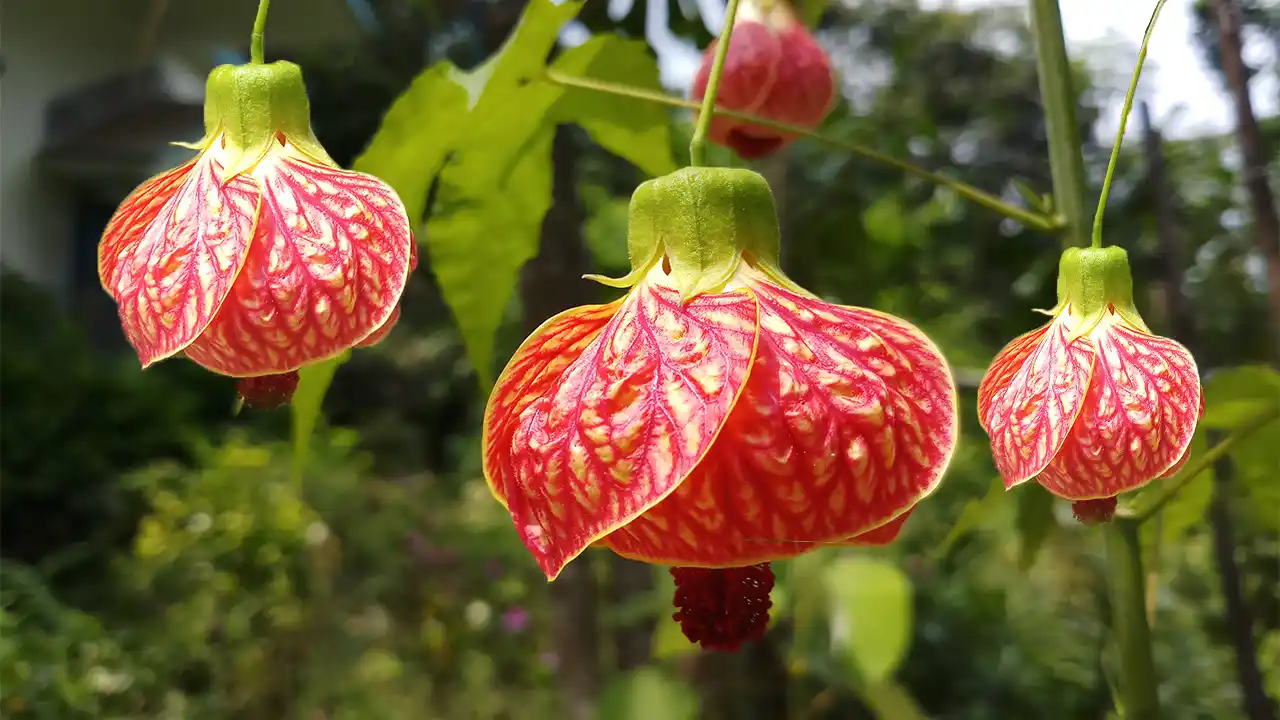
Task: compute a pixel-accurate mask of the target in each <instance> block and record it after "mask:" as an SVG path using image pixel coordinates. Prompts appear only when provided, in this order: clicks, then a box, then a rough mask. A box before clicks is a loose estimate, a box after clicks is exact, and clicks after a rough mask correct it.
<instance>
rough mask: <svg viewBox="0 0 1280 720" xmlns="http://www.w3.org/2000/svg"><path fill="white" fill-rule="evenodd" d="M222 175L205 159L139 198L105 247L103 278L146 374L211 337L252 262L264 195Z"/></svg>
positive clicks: (113, 226)
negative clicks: (247, 260)
mask: <svg viewBox="0 0 1280 720" xmlns="http://www.w3.org/2000/svg"><path fill="white" fill-rule="evenodd" d="M218 171H219V168H218V166H217V163H216V162H215V161H214V160H213V159H212V158H211V157H209V156H205V157H203V158H202V159H201V160H200V161H199V162H197V163H196V164H195V165H194V166H192V167H191V169H190V172H189V173H187V174H186V177H185V178H181V176H180V175H179V174H177V173H178V171H174V172H173V173H168V174H165V175H161V176H159V177H158V178H156V179H154V180H152V181H151V183H150V187H149V189H147V188H145V187H144V188H140V189H139V190H136V191H134V193H133V195H131V196H130V198H129V199H128V200H126V201H125V204H124V205H123V206H122V207H121V208H120V209H119V210H118V211H117V213H116V216H115V217H113V218H112V220H111V222H110V223H109V224H108V226H107V232H106V234H105V236H104V238H103V241H102V244H101V245H100V246H99V266H98V267H99V274H100V275H101V279H102V281H103V284H104V286H106V289H107V292H108V293H109V294H110V295H111V296H112V297H113V298H115V300H116V304H117V305H118V309H119V312H120V323H121V325H122V326H123V328H124V333H125V337H127V338H128V339H129V343H130V344H131V345H133V348H134V350H136V351H137V353H138V359H139V360H140V361H141V362H142V366H143V367H144V368H145V367H147V366H149V365H151V364H153V363H155V362H157V361H159V360H163V359H165V358H167V357H170V356H172V355H174V354H176V353H178V352H181V351H182V350H183V349H184V348H186V347H187V346H188V345H190V344H191V343H192V342H193V341H194V340H196V338H197V337H198V336H199V335H200V334H201V333H202V332H204V330H205V328H206V327H207V326H208V325H209V324H210V322H211V321H212V320H213V319H214V317H215V315H216V314H217V313H218V311H219V309H220V308H221V307H222V305H223V304H224V301H225V299H226V298H227V296H228V293H229V292H230V290H231V287H232V284H233V283H234V282H235V279H236V277H237V275H238V273H239V272H240V270H241V267H242V266H243V265H244V263H245V257H246V255H247V253H248V250H249V245H250V241H251V239H252V238H253V235H254V223H255V218H256V217H257V214H258V206H259V201H260V197H261V193H260V192H259V190H258V186H257V184H256V183H254V182H253V181H251V180H249V179H247V178H243V177H237V178H235V179H234V180H232V181H231V182H228V183H226V184H223V183H222V182H221V181H220V180H219V177H218V174H219V172H218ZM180 179H181V186H180V187H179V188H178V189H177V191H176V192H173V193H172V194H171V195H170V196H169V198H168V200H167V201H166V202H165V203H164V205H163V206H162V207H161V208H160V209H159V211H158V212H156V211H155V210H154V207H155V206H154V203H155V202H157V201H158V200H159V199H160V198H161V197H163V194H164V193H165V192H166V191H168V190H169V189H170V188H172V187H173V185H175V184H177V183H178V182H179V180H180ZM143 223H146V224H145V225H143ZM135 238H136V239H135Z"/></svg>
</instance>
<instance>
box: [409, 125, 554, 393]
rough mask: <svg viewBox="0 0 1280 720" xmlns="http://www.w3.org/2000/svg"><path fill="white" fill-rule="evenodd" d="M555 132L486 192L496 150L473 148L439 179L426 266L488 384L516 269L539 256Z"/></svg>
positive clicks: (500, 156)
mask: <svg viewBox="0 0 1280 720" xmlns="http://www.w3.org/2000/svg"><path fill="white" fill-rule="evenodd" d="M551 139H552V131H551V130H550V129H542V130H541V131H540V132H539V133H538V135H537V136H535V137H534V138H533V139H532V140H531V142H530V146H529V147H528V148H527V150H526V151H525V152H523V153H519V154H518V155H517V157H516V162H515V165H514V166H513V167H512V169H511V172H510V173H509V174H508V175H507V177H506V178H505V179H504V180H502V181H501V182H500V183H499V184H498V185H496V186H494V187H487V186H486V184H487V183H488V178H487V177H485V175H486V173H487V172H488V170H487V169H484V168H483V167H482V165H483V164H484V162H485V159H486V158H491V159H492V160H493V161H496V162H501V161H503V160H504V158H505V155H506V152H505V150H504V149H503V148H500V147H497V146H494V147H492V148H490V149H489V151H488V152H486V150H485V148H484V147H483V146H482V145H481V146H477V147H474V148H472V149H471V150H470V151H469V153H468V155H467V160H466V161H465V162H463V163H460V164H456V165H455V164H450V165H449V166H448V167H446V168H445V170H444V172H443V173H441V175H440V188H439V191H438V194H437V196H436V203H437V210H436V211H434V212H433V213H432V215H431V218H430V220H429V221H428V222H427V232H426V241H427V245H428V247H429V248H430V252H431V268H432V270H434V271H435V274H436V278H437V280H438V281H439V283H440V289H441V291H442V292H443V293H444V297H445V299H446V300H447V301H448V302H449V307H450V309H451V310H452V311H453V315H454V318H455V319H456V320H457V322H458V327H459V329H460V330H461V331H462V337H463V341H464V342H465V343H466V347H467V356H468V358H470V360H471V363H472V365H473V366H474V367H475V369H476V373H477V374H478V375H479V376H480V379H481V382H482V383H484V384H485V385H486V386H487V385H488V384H489V383H490V381H491V378H492V376H493V367H492V365H493V337H494V333H495V332H496V331H497V329H498V325H499V324H501V322H502V315H503V312H504V311H505V309H506V307H507V303H508V302H510V300H511V297H512V295H513V294H514V292H515V287H516V282H517V280H518V279H519V276H520V268H521V267H523V266H524V264H525V263H526V262H528V261H529V259H530V258H532V257H533V256H534V255H536V254H537V252H538V240H539V238H540V236H541V232H542V218H543V216H545V215H546V214H547V209H548V208H550V207H551Z"/></svg>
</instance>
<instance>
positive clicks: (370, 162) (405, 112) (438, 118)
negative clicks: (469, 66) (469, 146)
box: [352, 62, 468, 228]
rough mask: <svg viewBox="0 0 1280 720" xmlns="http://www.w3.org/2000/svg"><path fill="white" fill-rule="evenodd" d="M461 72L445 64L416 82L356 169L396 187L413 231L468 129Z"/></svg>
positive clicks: (397, 103)
mask: <svg viewBox="0 0 1280 720" xmlns="http://www.w3.org/2000/svg"><path fill="white" fill-rule="evenodd" d="M456 73H457V69H456V68H454V67H453V65H451V64H450V63H447V62H443V63H437V64H435V65H432V66H431V67H430V68H428V69H426V70H424V71H422V73H420V74H419V75H418V77H416V78H414V81H413V83H412V84H411V85H410V86H409V89H408V90H405V91H404V93H402V94H401V95H400V97H398V98H396V101H395V102H394V103H392V105H391V109H390V110H388V111H387V114H386V116H385V117H383V119H382V125H381V126H380V127H379V128H378V132H377V133H376V134H375V135H374V136H373V140H371V141H370V142H369V146H368V147H367V148H365V151H364V152H363V153H361V155H360V157H358V158H356V161H355V163H354V164H353V165H352V167H353V168H354V169H356V170H359V171H360V172H365V173H369V174H370V175H376V176H378V177H379V178H382V180H383V181H385V182H386V183H387V184H388V185H390V186H391V187H392V188H394V189H395V191H396V193H397V194H398V195H399V196H400V200H401V202H403V203H404V206H405V210H406V211H407V212H408V214H409V226H410V227H413V228H416V227H418V226H419V224H421V222H422V215H423V213H424V212H425V211H426V205H427V193H428V191H429V190H430V188H431V181H432V180H433V179H434V178H435V176H436V173H438V172H440V167H441V166H442V165H443V164H444V161H445V158H446V157H448V154H449V151H450V149H451V148H452V147H453V145H454V144H455V143H456V142H457V141H458V139H459V137H460V136H461V135H462V133H463V132H464V131H465V130H466V129H467V126H468V123H467V92H466V90H465V89H464V88H463V87H462V86H461V85H459V84H458V83H457V82H455V81H454V79H453V78H454V75H455V74H456Z"/></svg>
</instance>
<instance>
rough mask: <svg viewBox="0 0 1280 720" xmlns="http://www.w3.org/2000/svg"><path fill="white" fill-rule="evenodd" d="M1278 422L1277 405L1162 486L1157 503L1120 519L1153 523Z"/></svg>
mask: <svg viewBox="0 0 1280 720" xmlns="http://www.w3.org/2000/svg"><path fill="white" fill-rule="evenodd" d="M1277 418H1280V404H1276V405H1273V406H1272V407H1270V408H1268V409H1267V410H1264V411H1262V412H1260V413H1258V414H1257V416H1255V417H1254V418H1253V419H1251V420H1249V421H1248V422H1246V423H1244V424H1243V425H1241V426H1240V427H1238V428H1236V429H1235V430H1234V431H1233V432H1232V433H1231V434H1230V435H1228V436H1227V437H1225V438H1223V439H1222V441H1221V442H1219V443H1218V444H1217V445H1214V446H1213V448H1212V449H1210V450H1209V452H1206V453H1205V454H1203V455H1201V456H1200V457H1197V458H1196V459H1195V461H1194V462H1189V463H1187V466H1186V467H1184V468H1182V471H1181V472H1179V473H1178V474H1177V476H1175V477H1173V478H1171V479H1169V480H1166V481H1165V482H1164V483H1163V484H1162V485H1161V486H1160V493H1159V494H1158V495H1156V496H1155V498H1154V499H1153V500H1151V501H1150V502H1144V503H1143V504H1142V505H1141V507H1135V508H1125V509H1122V510H1120V511H1118V512H1117V513H1116V517H1117V518H1119V517H1123V518H1125V519H1127V520H1131V521H1133V522H1135V523H1139V524H1141V523H1144V522H1146V521H1147V520H1150V519H1151V518H1152V517H1154V516H1155V515H1156V513H1158V512H1160V510H1161V509H1162V508H1163V507H1164V506H1165V505H1167V504H1168V503H1169V501H1170V500H1173V498H1174V497H1176V496H1177V494H1178V492H1179V491H1181V490H1182V488H1184V487H1186V486H1187V484H1188V483H1190V482H1191V481H1192V480H1194V479H1195V478H1196V476H1197V475H1199V474H1200V473H1202V472H1204V471H1205V470H1207V469H1209V468H1210V467H1212V466H1213V464H1214V463H1215V462H1217V461H1218V460H1220V459H1222V458H1224V457H1226V455H1227V453H1230V452H1231V449H1232V448H1233V447H1235V446H1236V445H1237V444H1239V443H1240V442H1241V441H1243V440H1245V439H1246V438H1248V437H1249V436H1250V435H1252V434H1254V433H1255V432H1257V431H1259V430H1261V429H1262V428H1264V427H1266V426H1267V425H1270V424H1271V423H1272V422H1274V421H1275V420H1276V419H1277Z"/></svg>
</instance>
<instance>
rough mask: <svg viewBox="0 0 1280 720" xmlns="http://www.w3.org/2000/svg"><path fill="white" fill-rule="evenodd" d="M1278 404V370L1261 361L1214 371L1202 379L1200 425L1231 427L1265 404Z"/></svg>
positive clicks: (1212, 427) (1261, 410)
mask: <svg viewBox="0 0 1280 720" xmlns="http://www.w3.org/2000/svg"><path fill="white" fill-rule="evenodd" d="M1276 405H1280V374H1278V373H1276V371H1275V370H1272V369H1271V368H1269V367H1266V366H1264V365H1251V366H1245V367H1238V368H1232V369H1230V370H1222V371H1219V372H1215V373H1213V374H1212V375H1210V376H1209V378H1208V380H1206V381H1205V383H1204V406H1205V407H1204V418H1203V419H1201V421H1200V426H1201V427H1205V428H1209V429H1212V430H1234V429H1235V428H1237V427H1240V426H1241V425H1243V424H1245V423H1247V422H1249V421H1250V420H1252V419H1253V418H1255V417H1257V416H1258V413H1260V412H1263V411H1265V410H1266V409H1267V408H1269V407H1274V406H1276Z"/></svg>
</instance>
